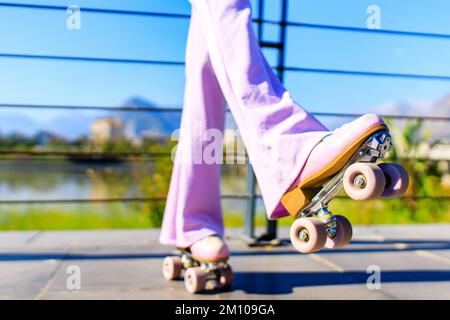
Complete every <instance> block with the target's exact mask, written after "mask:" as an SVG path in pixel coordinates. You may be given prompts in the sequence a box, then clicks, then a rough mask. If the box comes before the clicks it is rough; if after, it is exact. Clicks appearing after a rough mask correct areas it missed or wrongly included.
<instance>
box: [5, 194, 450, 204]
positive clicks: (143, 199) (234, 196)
mask: <svg viewBox="0 0 450 320" xmlns="http://www.w3.org/2000/svg"><path fill="white" fill-rule="evenodd" d="M221 197H222V199H244V200H245V199H248V198H250V197H252V195H250V194H224V195H222V196H221ZM255 197H257V198H262V196H261V195H255ZM336 198H337V199H342V200H352V199H350V198H349V197H346V196H337V197H336ZM400 199H403V200H408V199H412V200H428V199H431V200H436V201H450V196H405V197H401V198H396V199H383V200H384V201H386V200H388V201H389V200H400ZM165 200H166V197H134V198H103V199H82V198H81V199H42V200H38V199H36V200H0V205H21V204H23V205H26V204H64V203H66V204H70V203H110V202H152V201H153V202H156V201H165Z"/></svg>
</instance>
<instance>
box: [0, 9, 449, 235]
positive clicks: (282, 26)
mask: <svg viewBox="0 0 450 320" xmlns="http://www.w3.org/2000/svg"><path fill="white" fill-rule="evenodd" d="M279 1H280V3H281V17H280V20H279V21H274V20H269V19H264V0H259V1H258V10H257V12H258V17H257V18H255V19H254V20H253V21H254V22H255V23H256V24H257V34H258V37H259V41H260V44H261V46H262V47H263V48H264V47H267V48H272V49H276V50H277V53H278V59H277V62H276V64H277V65H276V66H275V70H276V71H277V74H278V76H279V78H280V80H281V81H283V80H284V75H285V73H286V72H302V73H317V74H334V75H339V76H349V75H351V76H364V77H390V78H401V79H411V80H431V81H449V80H450V75H438V74H410V73H392V72H376V71H370V70H343V69H320V68H308V67H305V66H303V67H299V66H286V65H285V48H286V32H287V28H308V29H317V30H329V31H336V32H357V33H366V34H380V35H386V36H397V37H398V36H400V37H418V38H430V39H445V40H449V39H450V35H449V34H439V33H425V32H413V31H401V30H386V29H382V30H379V29H376V30H369V29H365V28H357V27H347V26H336V25H323V24H312V23H302V22H294V21H288V20H287V12H288V0H279ZM2 7H3V8H16V9H24V10H25V9H28V10H51V11H64V12H65V11H66V10H67V7H65V6H58V5H43V4H25V3H10V2H0V8H2ZM81 10H82V11H83V12H88V13H93V14H109V15H129V16H141V17H155V18H167V19H189V17H190V15H189V14H178V13H163V12H146V11H133V10H118V9H103V8H88V7H83V8H82V9H81ZM265 24H271V25H277V26H279V39H278V41H276V42H267V41H264V39H263V34H264V32H263V28H264V25H265ZM0 59H27V60H49V61H67V62H81V63H114V64H115V63H121V64H144V65H163V66H167V67H183V66H184V62H183V61H164V60H151V59H128V58H104V57H83V56H61V55H43V54H24V53H9V52H0ZM0 108H30V109H67V110H96V111H123V112H134V111H147V112H181V111H182V109H181V108H179V107H171V106H166V107H164V106H154V107H153V106H152V107H134V106H130V107H127V106H123V107H111V106H79V105H42V104H20V103H17V104H9V103H1V101H0ZM313 114H315V115H317V116H331V117H357V116H359V115H360V114H354V113H332V112H331V113H330V112H315V113H313ZM384 116H385V117H388V118H392V119H403V120H408V119H423V120H429V121H446V122H450V117H444V116H421V115H417V116H414V115H384ZM8 154H10V155H11V154H16V155H18V154H21V155H28V156H30V157H31V158H33V157H35V156H74V157H76V156H80V157H84V156H91V157H94V158H95V157H100V158H108V157H120V158H130V157H135V158H136V157H141V158H142V157H144V158H147V157H161V156H164V157H165V156H170V153H151V152H122V153H118V152H110V153H92V152H58V151H28V150H2V151H0V155H8ZM247 183H248V187H247V193H246V194H232V195H223V198H234V199H243V200H245V201H247V210H246V221H245V233H246V234H247V236H249V237H254V214H255V208H256V200H257V199H258V198H260V195H259V194H257V193H256V180H255V177H254V175H253V172H252V169H251V166H250V165H248V177H247ZM411 198H415V199H422V198H426V197H411ZM433 199H436V200H439V201H449V200H450V197H433ZM164 200H165V197H140V198H139V197H135V198H108V199H48V200H27V201H23V200H0V204H51V203H81V202H82V203H91V202H92V203H95V202H142V201H164ZM266 236H267V238H268V239H272V238H274V237H276V224H275V222H270V223H269V224H268V228H267V234H266Z"/></svg>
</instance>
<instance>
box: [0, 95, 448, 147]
mask: <svg viewBox="0 0 450 320" xmlns="http://www.w3.org/2000/svg"><path fill="white" fill-rule="evenodd" d="M121 106H123V107H139V108H149V107H155V108H157V107H158V105H157V104H156V103H153V102H151V101H148V100H146V99H144V98H140V97H132V98H130V99H128V100H126V101H125V102H124V103H123V104H121ZM371 109H372V110H377V112H378V113H379V114H385V115H423V116H427V115H429V116H442V117H450V94H448V95H446V96H444V97H443V98H441V99H440V100H438V101H437V102H435V103H427V102H417V101H410V102H391V103H386V104H384V105H381V106H379V107H375V108H371ZM32 112H38V111H37V110H33V111H32ZM58 113H60V112H58ZM104 117H114V118H119V119H121V120H122V121H123V122H124V124H125V131H126V133H127V136H128V137H130V138H131V137H139V136H141V135H142V134H145V133H151V134H157V135H170V134H171V133H172V132H173V131H174V130H176V129H178V128H179V125H180V120H181V113H180V112H159V111H129V112H120V111H108V112H105V111H98V112H94V111H89V112H82V111H67V112H65V113H63V114H62V115H58V116H55V117H52V118H50V119H48V120H46V121H45V120H37V119H33V117H32V116H31V115H30V116H28V115H25V114H24V113H22V112H14V111H11V110H0V134H2V135H7V134H11V133H13V132H19V133H21V134H24V135H27V136H32V135H34V134H36V133H38V132H39V131H47V132H51V133H53V134H56V135H58V136H61V137H64V138H67V139H75V138H77V137H79V136H81V135H89V132H90V126H91V124H92V122H94V121H95V120H96V119H99V118H104ZM226 119H227V120H226V121H227V125H226V127H227V128H236V127H235V124H234V121H233V120H232V116H231V114H230V113H227V115H226ZM350 120H351V119H350V118H349V119H346V118H345V119H335V120H333V121H336V123H338V122H341V121H342V122H347V121H350ZM333 123H334V122H333ZM396 123H399V124H401V123H404V122H397V121H396ZM339 124H340V123H339ZM334 127H335V126H334V125H333V126H330V128H334ZM424 130H426V131H427V132H429V133H430V134H431V137H432V139H434V140H435V139H443V140H446V141H450V125H449V123H448V122H447V121H425V122H424Z"/></svg>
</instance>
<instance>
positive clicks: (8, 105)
mask: <svg viewBox="0 0 450 320" xmlns="http://www.w3.org/2000/svg"><path fill="white" fill-rule="evenodd" d="M0 108H14V109H68V110H87V111H89V110H92V111H119V112H140V111H148V112H182V111H183V109H182V108H180V107H132V106H123V107H111V106H80V105H46V104H15V103H0ZM227 111H230V110H227ZM311 113H312V114H314V115H316V116H324V117H351V118H356V117H360V116H362V115H363V114H362V113H337V112H311ZM380 116H381V117H383V118H392V119H400V120H401V119H404V120H408V119H411V120H413V119H422V120H431V121H450V117H443V116H425V115H395V114H380Z"/></svg>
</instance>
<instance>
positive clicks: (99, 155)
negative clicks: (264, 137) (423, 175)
mask: <svg viewBox="0 0 450 320" xmlns="http://www.w3.org/2000/svg"><path fill="white" fill-rule="evenodd" d="M9 155H11V156H30V157H48V156H56V157H75V158H77V157H78V158H92V159H117V158H149V157H154V158H156V157H171V156H172V153H170V152H144V151H142V152H138V151H136V152H132V151H128V152H101V151H92V152H90V151H43V150H1V149H0V160H2V158H1V157H2V156H9ZM231 156H233V157H236V158H245V159H248V155H247V154H245V153H244V154H243V153H237V154H236V153H233V152H228V153H223V157H224V158H225V157H231ZM387 159H390V158H389V157H388V158H387ZM396 159H397V160H399V161H405V160H414V161H450V158H430V157H404V156H398V157H396ZM24 160H30V159H29V158H26V159H24ZM31 160H33V158H31ZM225 164H226V163H225ZM233 164H242V165H244V164H246V163H233Z"/></svg>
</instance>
